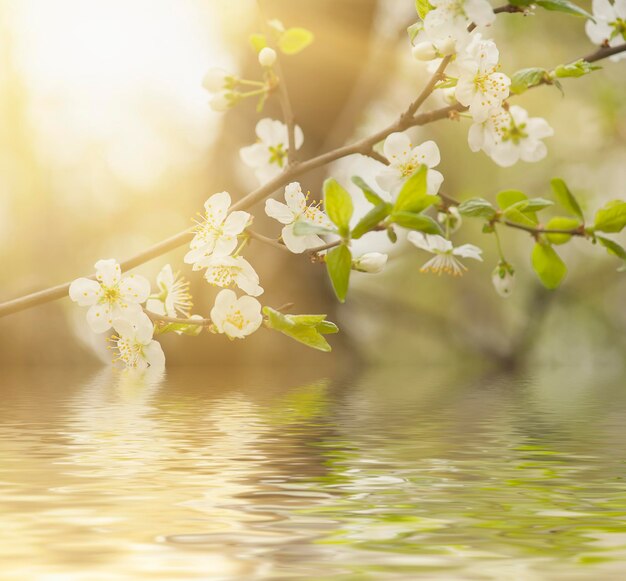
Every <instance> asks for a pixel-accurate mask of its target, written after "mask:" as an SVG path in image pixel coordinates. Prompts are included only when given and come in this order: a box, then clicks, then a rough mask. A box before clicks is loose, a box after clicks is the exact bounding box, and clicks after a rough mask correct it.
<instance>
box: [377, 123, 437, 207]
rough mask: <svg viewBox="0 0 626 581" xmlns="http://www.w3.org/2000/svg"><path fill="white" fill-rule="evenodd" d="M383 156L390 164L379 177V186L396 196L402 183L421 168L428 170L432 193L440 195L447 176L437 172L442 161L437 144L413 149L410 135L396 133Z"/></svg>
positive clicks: (387, 142)
mask: <svg viewBox="0 0 626 581" xmlns="http://www.w3.org/2000/svg"><path fill="white" fill-rule="evenodd" d="M383 153H384V155H385V157H386V158H387V160H388V161H389V165H388V166H387V167H385V169H383V170H382V171H381V172H380V174H379V175H378V176H377V177H376V182H377V183H378V185H379V186H380V187H381V188H382V189H383V190H386V191H387V192H390V193H391V194H392V195H395V194H397V193H398V192H399V191H400V189H401V188H402V184H404V182H405V181H406V179H407V178H409V177H411V176H412V175H413V174H414V173H415V172H416V171H417V170H418V169H419V168H420V165H425V166H426V167H428V168H429V169H428V173H427V174H426V183H427V188H428V193H429V194H436V193H437V192H438V191H439V188H440V187H441V184H442V182H443V175H441V173H440V172H438V171H437V170H435V169H432V168H434V167H436V166H437V165H439V162H440V161H441V155H440V153H439V148H438V147H437V144H436V143H435V142H434V141H425V142H424V143H422V144H420V145H418V146H416V147H413V144H412V143H411V139H410V138H409V136H408V135H407V134H406V133H392V134H391V135H389V136H388V137H387V139H385V143H384V145H383Z"/></svg>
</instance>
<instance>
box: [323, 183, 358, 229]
mask: <svg viewBox="0 0 626 581" xmlns="http://www.w3.org/2000/svg"><path fill="white" fill-rule="evenodd" d="M324 209H325V210H326V213H327V214H328V217H329V218H330V219H331V221H332V222H333V223H334V224H335V225H336V226H337V228H339V234H341V236H347V235H348V234H349V232H350V218H352V213H353V212H354V206H353V205H352V196H350V194H349V193H348V192H347V190H345V189H344V188H343V186H341V185H340V184H339V182H338V181H337V180H335V179H333V178H328V179H327V180H326V181H325V182H324Z"/></svg>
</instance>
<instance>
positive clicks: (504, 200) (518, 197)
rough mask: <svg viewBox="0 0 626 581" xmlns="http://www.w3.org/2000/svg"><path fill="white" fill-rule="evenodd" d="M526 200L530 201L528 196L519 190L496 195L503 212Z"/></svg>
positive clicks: (505, 191)
mask: <svg viewBox="0 0 626 581" xmlns="http://www.w3.org/2000/svg"><path fill="white" fill-rule="evenodd" d="M524 200H528V196H527V195H526V194H525V193H524V192H520V191H519V190H504V191H502V192H499V193H498V194H497V195H496V201H497V202H498V206H500V208H502V209H503V210H506V209H507V208H508V207H509V206H512V205H513V204H517V203H518V202H521V201H524Z"/></svg>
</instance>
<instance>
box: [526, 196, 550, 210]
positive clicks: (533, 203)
mask: <svg viewBox="0 0 626 581" xmlns="http://www.w3.org/2000/svg"><path fill="white" fill-rule="evenodd" d="M550 206H554V202H553V201H552V200H546V199H545V198H530V199H529V200H528V202H527V203H526V205H525V206H524V209H523V210H522V211H523V212H539V210H543V209H545V208H549V207H550Z"/></svg>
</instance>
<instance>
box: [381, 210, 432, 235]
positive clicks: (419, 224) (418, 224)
mask: <svg viewBox="0 0 626 581" xmlns="http://www.w3.org/2000/svg"><path fill="white" fill-rule="evenodd" d="M389 220H390V221H391V222H393V223H394V224H397V225H398V226H402V228H408V229H409V230H418V231H420V232H424V233H425V234H442V231H441V226H439V224H438V223H437V222H435V220H433V219H432V218H431V217H430V216H426V215H425V214H416V213H414V212H392V214H391V215H390V216H389Z"/></svg>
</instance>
